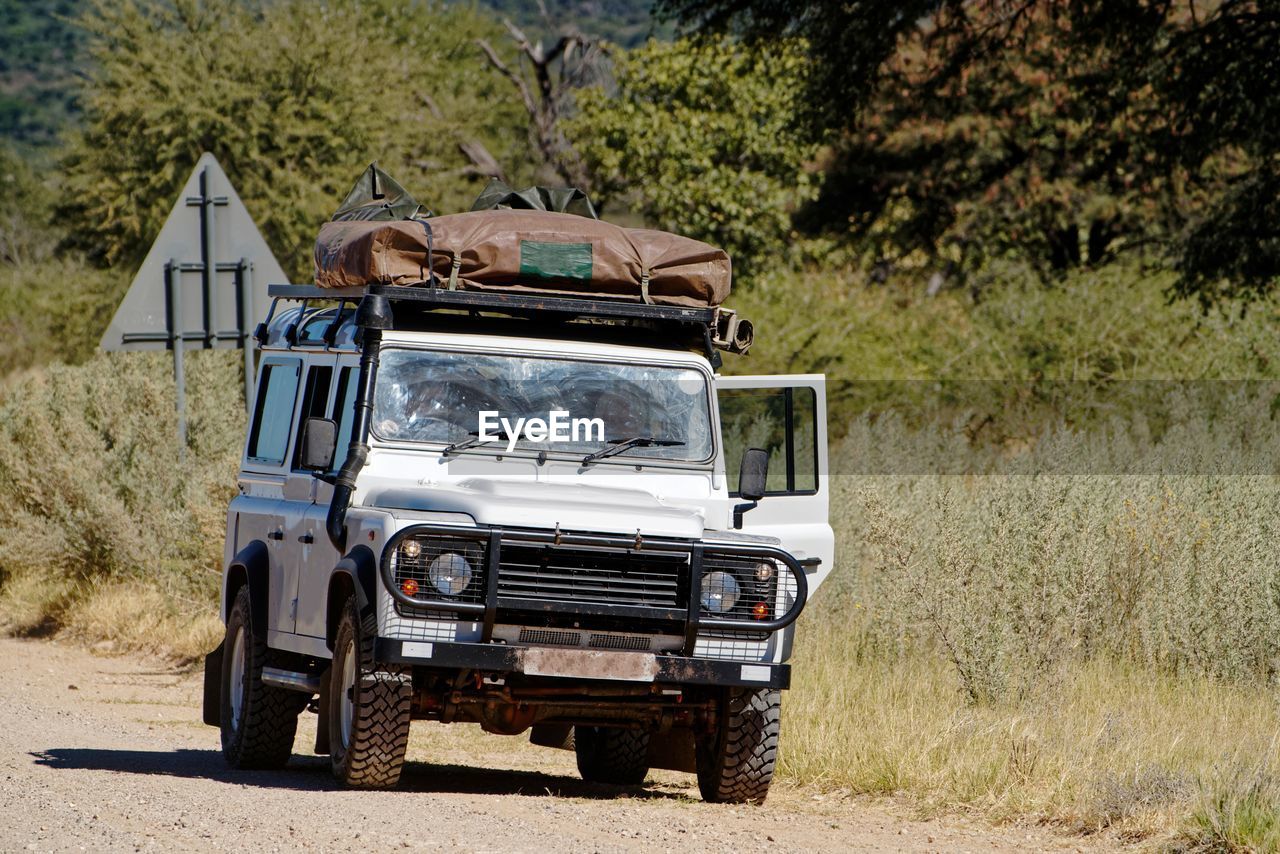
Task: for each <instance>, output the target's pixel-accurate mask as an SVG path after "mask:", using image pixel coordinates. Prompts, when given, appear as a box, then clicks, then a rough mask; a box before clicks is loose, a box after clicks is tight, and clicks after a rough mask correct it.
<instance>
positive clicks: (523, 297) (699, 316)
mask: <svg viewBox="0 0 1280 854" xmlns="http://www.w3.org/2000/svg"><path fill="white" fill-rule="evenodd" d="M267 293H268V295H269V296H271V297H273V298H276V299H294V300H310V299H328V300H358V299H359V298H360V297H362V296H364V295H365V294H366V293H374V294H379V295H381V296H385V297H386V298H387V299H389V300H392V301H393V302H408V303H412V304H413V305H414V306H415V307H418V308H422V309H424V310H428V311H430V310H432V309H470V310H472V311H493V312H499V313H503V314H519V315H536V314H544V313H545V314H558V315H571V316H574V317H600V318H612V319H615V320H658V321H663V320H666V321H674V322H677V323H692V324H698V325H706V326H710V325H711V324H713V323H714V322H715V319H716V309H715V308H710V307H708V308H696V307H690V306H679V305H649V304H647V303H638V302H622V301H619V300H598V299H579V298H578V297H555V296H542V295H540V294H531V293H510V292H506V291H450V290H444V289H442V288H431V287H415V286H412V285H368V286H365V287H354V288H321V287H317V286H315V285H269V286H268V288H267Z"/></svg>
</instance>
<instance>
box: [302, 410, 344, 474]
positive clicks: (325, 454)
mask: <svg viewBox="0 0 1280 854" xmlns="http://www.w3.org/2000/svg"><path fill="white" fill-rule="evenodd" d="M337 447H338V422H336V421H331V420H330V419H328V418H308V419H307V421H306V423H305V424H303V425H302V467H303V468H304V469H311V470H313V471H328V470H329V469H330V468H332V467H333V454H334V451H336V450H337Z"/></svg>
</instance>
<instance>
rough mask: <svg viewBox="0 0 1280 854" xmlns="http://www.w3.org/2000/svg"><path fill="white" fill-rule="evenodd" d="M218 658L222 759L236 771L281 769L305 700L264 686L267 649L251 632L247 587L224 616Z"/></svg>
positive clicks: (237, 596)
mask: <svg viewBox="0 0 1280 854" xmlns="http://www.w3.org/2000/svg"><path fill="white" fill-rule="evenodd" d="M223 648H224V649H225V650H226V651H225V653H224V654H223V658H222V708H221V710H220V711H221V714H220V717H221V725H222V755H223V757H225V758H226V760H227V764H228V765H230V766H231V767H232V768H239V769H246V770H247V769H266V768H282V767H284V764H285V763H286V762H288V761H289V754H290V753H292V752H293V738H294V736H295V735H296V734H297V731H298V715H299V714H300V713H301V712H302V709H303V707H304V706H305V705H306V699H307V698H306V697H303V696H302V695H300V694H298V693H297V692H295V691H287V690H285V689H282V688H272V687H270V686H268V685H264V684H263V683H262V668H263V667H264V666H266V663H267V657H268V655H269V654H270V650H269V649H268V648H267V643H266V641H265V640H264V639H263V637H262V635H261V633H259V632H258V631H255V627H254V625H253V612H252V609H251V607H250V604H249V588H247V587H241V588H240V591H239V592H238V593H237V594H236V598H235V602H234V603H233V604H232V606H231V612H230V613H229V614H228V615H227V638H226V641H225V644H224V647H223Z"/></svg>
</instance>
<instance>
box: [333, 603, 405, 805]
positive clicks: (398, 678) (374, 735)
mask: <svg viewBox="0 0 1280 854" xmlns="http://www.w3.org/2000/svg"><path fill="white" fill-rule="evenodd" d="M376 635H377V626H376V624H375V623H374V620H373V619H372V618H370V619H368V620H365V621H362V620H361V618H360V613H359V609H358V607H357V605H356V599H355V597H354V596H352V597H350V598H349V599H347V601H346V604H345V605H344V606H343V609H342V622H340V623H339V624H338V633H337V636H336V637H335V639H334V643H333V663H332V664H331V665H330V666H331V668H332V670H331V672H330V675H329V685H330V695H329V704H328V705H329V758H330V760H331V762H332V765H333V776H334V777H335V778H336V779H337V780H338V782H339V783H342V784H343V785H345V786H350V787H352V788H357V789H390V788H392V787H394V786H395V785H396V784H397V783H399V782H400V771H401V769H402V768H403V767H404V755H405V751H406V749H407V748H408V746H409V710H410V705H411V703H412V700H413V680H412V674H411V672H410V670H409V669H408V668H405V667H397V666H386V665H383V666H379V665H378V664H377V662H375V661H374V657H373V642H374V638H375V636H376Z"/></svg>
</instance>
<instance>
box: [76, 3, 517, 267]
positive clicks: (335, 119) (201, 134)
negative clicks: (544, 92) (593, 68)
mask: <svg viewBox="0 0 1280 854" xmlns="http://www.w3.org/2000/svg"><path fill="white" fill-rule="evenodd" d="M82 24H83V26H84V27H85V28H86V29H87V30H88V32H89V37H90V50H91V52H92V56H93V59H94V66H93V68H92V70H91V71H90V72H89V76H88V81H87V83H86V88H85V94H84V106H85V110H86V121H85V124H84V128H83V130H82V131H81V132H79V133H78V134H76V135H75V136H74V137H73V139H72V141H71V143H70V145H69V147H68V151H67V154H66V157H65V161H64V167H65V171H66V179H65V186H64V188H63V190H62V194H61V197H62V201H61V203H60V211H59V212H60V216H61V219H62V220H63V221H64V222H66V223H67V224H68V225H69V226H70V230H69V238H68V239H69V243H70V244H71V245H72V246H74V247H77V248H83V249H84V250H86V251H87V252H88V253H89V254H90V255H91V256H92V257H94V258H96V259H98V260H100V261H103V262H106V263H116V262H132V261H136V260H137V259H138V258H140V257H141V254H142V252H144V251H145V249H146V246H147V245H148V243H149V242H150V240H151V238H152V237H154V235H155V234H156V233H157V232H158V230H159V227H160V225H161V223H162V222H163V218H164V217H165V215H166V214H167V213H168V210H169V208H170V206H171V205H172V204H173V199H174V196H175V194H176V193H177V192H178V190H179V188H180V187H181V184H182V182H183V181H184V180H185V179H186V177H187V175H188V174H189V173H190V171H191V169H192V168H193V167H194V165H195V162H196V160H197V159H198V158H199V156H200V154H201V152H202V151H211V152H213V153H214V154H215V155H216V156H217V157H218V158H219V160H220V162H221V163H222V164H223V166H224V167H225V168H226V169H227V172H228V174H229V176H230V178H231V180H232V182H233V183H234V184H235V186H236V188H237V190H238V192H239V193H240V195H241V197H242V198H243V199H244V200H245V203H246V205H247V206H248V208H249V210H250V213H252V214H253V216H254V219H255V220H256V222H257V223H258V225H259V227H260V228H262V230H263V233H264V234H265V236H266V237H267V240H268V242H269V243H270V245H271V246H272V248H273V250H274V251H275V252H276V253H277V256H278V257H279V258H280V260H281V262H282V264H283V265H284V267H285V269H286V271H288V272H290V274H291V275H294V276H306V275H309V267H310V255H311V244H312V242H313V240H314V238H315V232H316V229H317V227H318V226H319V224H320V222H322V221H323V220H324V219H326V218H327V217H328V216H329V214H330V213H332V211H333V208H334V207H335V206H336V203H337V201H338V200H340V199H341V198H342V196H343V194H344V193H345V192H346V190H347V189H348V188H349V186H350V183H351V181H352V180H353V178H354V176H355V175H357V174H358V173H359V171H360V169H361V168H362V167H364V166H365V165H367V164H368V163H369V162H370V161H372V160H379V161H381V162H382V163H383V164H384V166H385V167H386V168H387V169H388V170H390V171H391V172H393V174H395V175H397V176H398V177H399V178H400V180H401V181H402V182H403V183H405V184H406V185H407V186H410V187H412V188H413V189H414V191H415V193H416V194H417V195H419V197H420V198H421V199H422V201H423V202H424V203H425V204H428V205H431V206H433V207H436V208H437V209H440V210H450V209H456V208H460V207H463V206H464V205H465V204H467V203H468V202H469V201H470V199H471V198H473V197H474V195H475V193H476V192H477V191H478V188H479V186H481V185H482V184H483V181H484V179H485V178H486V177H487V176H485V175H479V174H476V171H477V170H476V169H475V168H474V166H473V164H472V163H471V162H470V161H469V160H468V158H467V157H466V155H465V154H464V152H463V150H462V149H461V148H460V146H463V145H465V144H467V143H470V142H476V141H478V142H481V143H482V144H483V145H484V146H486V147H487V148H488V149H489V150H490V151H493V152H495V153H496V154H495V156H496V157H498V158H499V159H502V160H508V161H511V162H513V163H522V162H525V161H527V159H528V153H527V141H526V138H525V136H526V135H525V131H524V119H523V116H522V115H521V113H520V112H519V107H518V105H517V104H515V103H514V99H513V98H512V96H511V93H510V92H509V91H508V90H507V89H505V88H504V87H503V86H502V85H501V83H500V81H496V80H494V79H493V77H492V76H491V75H490V74H488V73H487V70H486V69H485V68H484V65H483V61H482V59H481V58H480V55H479V51H478V49H477V48H476V47H475V44H474V39H476V38H478V37H483V36H487V35H492V34H493V33H494V32H495V30H496V27H495V25H494V24H493V23H492V22H490V21H488V20H487V19H484V18H482V17H480V16H479V15H478V14H476V13H475V12H474V11H471V10H469V9H466V8H445V7H443V6H441V5H439V4H438V3H435V2H413V1H412V0H333V2H330V3H326V4H323V5H320V4H313V3H309V2H305V1H304V0H278V2H264V3H261V4H260V5H256V4H252V3H245V2H241V0H173V2H167V0H126V2H123V3H108V2H105V0H96V1H95V3H94V5H93V7H92V10H91V11H90V12H89V13H88V14H87V15H86V16H85V17H84V18H83V19H82ZM477 104H483V105H484V108H483V109H477V107H476V105H477ZM517 171H518V170H517Z"/></svg>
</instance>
